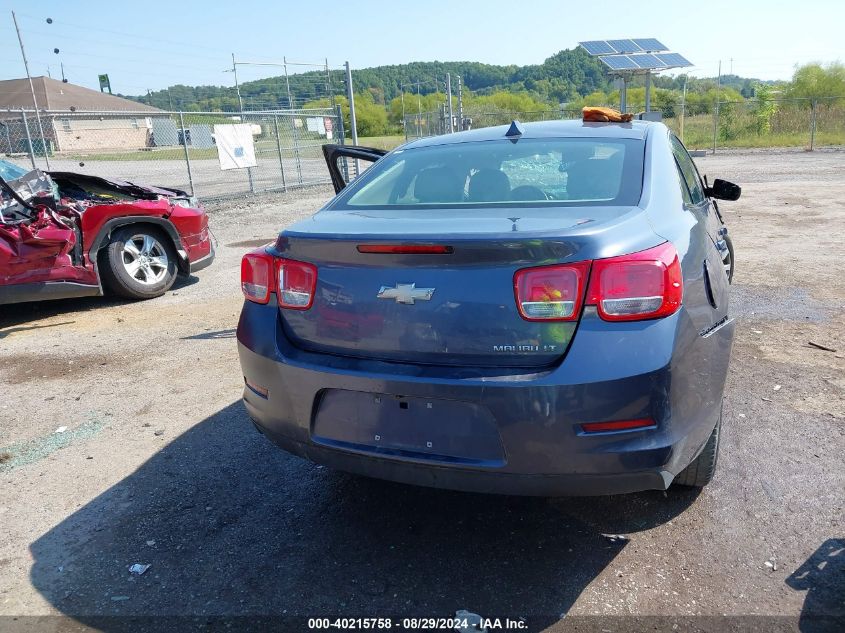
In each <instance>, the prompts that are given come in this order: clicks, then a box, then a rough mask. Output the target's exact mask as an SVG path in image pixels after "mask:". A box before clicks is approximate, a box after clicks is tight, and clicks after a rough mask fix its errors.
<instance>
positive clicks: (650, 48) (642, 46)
mask: <svg viewBox="0 0 845 633" xmlns="http://www.w3.org/2000/svg"><path fill="white" fill-rule="evenodd" d="M579 44H581V46H583V47H584V49H585V50H586V51H587V52H588V53H589V54H590V55H614V54H623V55H624V54H626V53H657V52H660V51H668V50H669V49H668V48H667V47H666V46H665V45H664V44H663V43H662V42H660V41H659V40H656V39H654V38H653V37H642V38H634V39H630V40H593V41H590V42H579Z"/></svg>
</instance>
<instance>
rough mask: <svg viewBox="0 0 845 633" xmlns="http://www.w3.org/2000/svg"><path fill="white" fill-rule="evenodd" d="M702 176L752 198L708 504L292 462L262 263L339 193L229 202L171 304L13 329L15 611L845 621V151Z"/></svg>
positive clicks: (7, 540) (9, 336)
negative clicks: (283, 439)
mask: <svg viewBox="0 0 845 633" xmlns="http://www.w3.org/2000/svg"><path fill="white" fill-rule="evenodd" d="M697 162H698V164H699V166H700V168H701V169H702V171H703V172H705V173H707V174H708V175H709V176H710V177H711V178H713V177H714V176H721V177H724V178H727V179H729V180H734V181H736V182H738V183H740V184H741V185H742V187H743V196H742V199H741V200H740V201H738V202H736V203H723V204H722V210H723V213H724V215H725V217H726V221H727V224H728V226H729V227H730V235H731V236H732V237H733V240H734V244H735V247H736V260H737V264H736V266H737V268H736V276H735V284H734V287H733V295H732V306H733V313H734V316H736V317H737V321H738V325H737V330H736V341H735V344H734V350H733V358H732V365H731V369H730V376H729V380H728V386H727V393H726V401H725V427H724V435H723V440H722V448H721V459H720V464H719V469H718V473H717V476H716V478H715V480H714V481H713V483H712V484H711V485H710V486H708V487H707V488H706V489H705V490H704V491H703V492H702V493H701V494H695V493H692V492H685V491H679V490H670V491H669V492H668V493H667V494H664V493H661V492H650V493H642V494H635V495H626V496H619V497H604V498H596V499H520V498H510V497H495V496H483V495H471V494H462V493H453V492H446V491H437V490H429V489H419V488H413V487H406V486H401V485H396V484H390V483H385V482H379V481H373V480H367V479H362V478H356V477H352V476H348V475H345V474H342V473H337V472H332V471H330V470H329V469H325V468H320V467H317V466H314V465H312V464H310V463H307V462H305V461H302V460H299V459H297V458H294V457H291V456H288V455H287V454H285V453H282V452H281V451H279V450H277V449H275V448H273V447H272V446H270V445H269V443H268V442H267V441H266V440H265V439H264V438H263V437H262V436H260V435H259V434H257V433H256V432H255V431H254V430H253V429H252V427H251V425H250V423H249V421H248V419H247V416H246V414H245V412H244V410H243V408H242V406H241V404H240V394H241V389H242V386H243V383H242V378H241V374H240V372H239V366H238V359H237V353H236V347H235V339H234V328H235V325H236V322H237V318H238V312H239V310H240V305H241V295H240V292H239V288H238V267H239V262H240V257H241V255H242V254H243V253H244V252H245V251H247V250H249V249H250V248H252V247H254V246H255V245H259V244H262V243H265V242H266V241H269V240H271V239H272V238H273V237H274V236H275V234H276V233H277V232H278V230H279V229H280V228H282V227H284V226H285V225H286V224H288V223H290V222H292V221H293V220H295V219H297V218H300V217H303V216H305V215H307V214H309V213H310V212H312V211H313V210H314V209H316V208H317V207H318V206H319V205H320V204H321V203H322V202H323V201H324V200H326V199H328V198H329V197H330V195H331V192H330V191H329V190H328V189H325V188H319V189H310V190H303V191H299V192H292V193H288V194H279V195H276V196H265V197H260V198H255V199H251V200H247V201H245V202H241V203H232V202H229V203H226V204H223V205H220V206H216V207H214V208H213V209H211V213H212V218H211V221H212V228H213V230H214V232H215V235H216V236H217V239H218V240H219V244H218V251H217V252H218V256H217V260H216V261H215V263H214V264H213V265H212V266H211V267H210V268H208V269H206V270H204V271H201V272H200V273H198V275H197V276H196V277H193V278H190V279H188V280H186V281H183V282H180V283H178V284H177V286H175V287H174V288H173V290H172V291H170V292H168V293H167V295H166V296H164V297H161V298H159V299H155V300H152V301H147V302H142V303H129V302H122V301H115V300H108V299H90V300H74V301H57V302H52V303H43V304H40V305H32V304H30V305H20V306H11V307H6V308H0V387H1V388H2V390H3V397H2V399H1V400H0V526H2V527H0V616H3V615H5V616H11V615H15V616H24V615H58V614H65V615H70V616H74V618H75V620H65V621H54V622H52V623H51V627H52V628H54V629H55V630H62V626H71V625H72V624H73V622H74V621H78V622H81V623H87V624H92V623H93V624H92V625H96V622H97V619H96V616H122V615H147V614H164V615H174V616H175V615H181V616H186V615H191V616H207V617H211V616H242V615H262V616H295V615H308V616H323V615H330V614H334V615H336V614H343V615H349V616H372V617H375V616H387V615H393V616H394V617H395V616H396V615H398V614H414V615H417V616H431V617H434V616H451V615H454V613H455V612H456V611H457V610H460V609H467V610H469V611H471V612H474V613H478V614H482V615H485V616H487V617H501V618H504V617H510V618H519V617H529V616H533V617H535V618H536V617H540V616H542V617H541V619H542V622H543V626H545V625H546V624H552V623H554V622H555V621H557V620H558V618H560V617H561V616H562V615H563V614H568V616H570V618H571V617H573V616H580V615H589V614H605V615H631V614H633V615H641V616H655V615H658V616H659V615H672V616H686V615H708V616H719V615H723V614H728V615H732V616H753V615H763V614H765V615H775V616H788V617H785V618H783V619H782V620H777V622H785V623H787V625H788V630H792V628H794V627H797V626H798V625H799V619H798V618H799V616H803V620H801V627H802V629H804V630H814V629H812V628H807V626H808V624H807V623H808V622H810V623H812V616H814V615H818V614H825V613H827V614H830V613H835V614H838V615H840V616H845V605H844V604H843V596H845V522H843V505H845V466H843V454H845V371H843V370H845V316H843V314H844V313H843V308H845V281H843V277H842V270H843V267H842V262H843V260H845V228H843V227H845V224H843V223H844V222H845V203H843V200H845V180H843V174H845V152H837V151H829V152H816V153H813V154H809V153H802V152H789V153H775V152H769V153H765V152H759V153H758V152H755V153H742V152H734V153H723V154H720V155H717V156H715V157H711V156H708V157H704V158H699V159H697ZM811 341H812V342H813V343H816V344H818V345H822V346H825V347H828V348H831V349H832V350H836V351H825V350H822V349H819V348H818V347H813V346H811V345H810V342H811ZM134 563H142V564H149V565H151V567H150V568H149V569H148V571H146V573H144V574H143V575H140V576H138V575H133V574H130V573H129V572H128V570H127V567H128V566H130V565H132V564H134ZM749 621H750V622H751V621H754V620H749ZM773 622H774V621H772V622H770V624H771V627H770V628H766V627H763V628H762V629H761V630H772V629H773V628H774V623H773ZM62 623H63V624H62ZM4 624H5V625H7V626H8V625H9V624H10V622H9V619H8V618H6V619H5V620H4V619H3V618H0V629H3V628H4ZM103 627H104V628H106V629H108V628H109V627H108V626H105V625H103ZM767 627H768V625H767ZM540 628H542V627H540ZM614 630H618V629H614Z"/></svg>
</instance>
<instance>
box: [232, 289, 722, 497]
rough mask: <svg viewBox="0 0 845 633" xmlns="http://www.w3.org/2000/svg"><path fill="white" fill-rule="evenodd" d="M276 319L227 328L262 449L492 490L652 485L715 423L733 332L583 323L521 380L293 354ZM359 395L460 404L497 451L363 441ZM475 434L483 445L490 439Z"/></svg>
mask: <svg viewBox="0 0 845 633" xmlns="http://www.w3.org/2000/svg"><path fill="white" fill-rule="evenodd" d="M276 314H277V308H275V307H274V306H272V305H268V306H258V305H256V304H247V305H245V307H244V311H243V313H242V315H241V322H240V324H239V327H238V339H239V346H238V347H239V354H240V360H241V367H242V369H243V374H244V377H245V379H246V380H247V381H249V383H251V384H253V385H258V386H259V387H260V388H261V389H263V390H266V395H264V394H261V393H259V392H256V391H254V390H253V389H250V388H249V387H248V388H246V389H245V391H244V403H245V405H246V409H247V411H248V413H249V415H250V417H251V418H252V419H253V421H254V422H255V424H256V426H257V427H258V428H259V430H261V431H262V432H263V433H264V434H265V435H266V436H267V437H269V438H270V439H271V440H272V441H273V442H274V443H276V444H277V445H278V446H280V447H281V448H283V449H285V450H287V451H289V452H291V453H293V454H295V455H299V456H301V457H305V458H307V459H310V460H312V461H314V462H317V463H321V464H325V465H327V466H331V467H334V468H338V469H341V470H345V471H349V472H354V473H358V474H361V475H366V476H372V477H378V478H383V479H389V480H393V481H398V482H403V483H410V484H417V485H425V486H434V487H442V488H451V489H458V490H468V491H474V492H491V493H504V494H528V495H600V494H616V493H626V492H634V491H639V490H649V489H656V490H665V489H666V488H667V487H668V486H669V485H670V484H671V482H672V479H673V478H674V476H675V475H676V474H677V473H678V472H680V471H681V470H683V468H685V467H686V466H687V465H688V464H689V463H690V461H692V459H693V458H694V457H695V456H696V455H697V454H698V452H699V450H700V449H701V447H702V446H703V445H704V443H705V441H706V439H707V437H708V436H709V434H710V432H711V431H712V429H713V426H714V425H715V424H716V421H717V420H718V417H719V413H720V406H721V398H722V391H723V388H724V382H725V376H726V372H727V363H728V357H729V354H730V347H731V341H732V336H733V327H732V325H730V326H728V327H724V328H722V329H720V330H719V331H718V332H717V333H715V334H713V335H712V336H709V337H708V338H703V337H700V336H699V335H698V332H697V331H696V330H695V328H693V327H692V326H691V323H689V322H688V319H687V317H686V316H685V315H684V313H683V311H682V312H680V313H678V314H677V315H675V316H673V317H670V318H667V319H663V320H660V321H652V322H640V323H628V324H618V325H613V326H611V327H610V328H609V327H608V324H606V323H604V322H598V319H597V317H595V321H594V320H593V318H592V317H591V316H590V315H585V316H584V318H583V319H582V322H581V325H580V326H579V329H578V333H577V334H576V336H575V338H574V340H573V343H572V346H571V348H570V350H569V352H568V353H567V357H566V360H565V362H564V363H562V364H561V365H560V366H558V367H555V368H552V369H549V370H546V371H541V372H536V371H534V373H525V372H520V371H518V370H509V371H506V370H498V371H497V370H487V371H486V372H484V371H472V370H467V369H466V368H452V369H449V368H422V367H420V366H412V365H402V364H397V363H379V362H375V361H361V360H355V359H349V358H342V357H334V356H328V355H321V354H311V353H307V352H303V351H301V350H297V349H295V348H293V347H291V346H290V343H288V342H287V339H286V337H285V336H284V334H283V333H282V331H281V327H280V326H279V323H278V321H277V319H276V318H275V315H276ZM704 359H707V360H706V366H703V363H704V362H705V361H704ZM496 374H499V375H496ZM327 394H330V395H332V396H335V395H337V394H341V396H340V397H345V396H343V395H342V394H352V395H351V396H350V399H349V400H348V402H349V403H350V409H354V411H351V412H350V413H349V415H348V416H346V417H345V419H344V420H343V421H342V422H341V423H338V422H337V419H336V418H337V415H338V414H339V410H338V409H337V408H336V407H335V408H334V409H333V410H332V411H333V413H332V416H333V417H334V418H335V420H334V421H331V420H330V421H329V423H325V421H324V419H323V418H324V417H325V414H326V409H327V403H328V402H332V401H334V402H337V398H330V397H327ZM355 394H357V395H355ZM361 394H367V395H368V396H371V397H373V398H376V397H380V396H379V395H380V394H387V395H388V397H389V398H390V397H396V398H397V399H400V400H401V399H404V400H408V401H410V402H411V403H412V407H413V406H414V405H413V403H414V402H415V401H416V400H420V399H429V400H431V401H432V402H433V403H434V408H435V410H436V411H438V412H439V411H448V409H449V407H443V406H441V405H442V403H451V404H454V403H460V404H461V406H463V405H464V404H465V405H466V407H467V408H466V411H476V410H478V411H482V413H483V414H484V416H487V417H486V418H484V419H489V420H491V422H490V425H491V426H492V429H493V431H492V434H493V435H494V436H495V442H496V443H497V445H498V446H500V449H501V450H500V452H499V453H498V454H494V453H496V451H494V450H491V451H490V452H489V453H488V455H489V459H484V456H483V455H482V456H480V457H479V456H478V455H472V456H471V457H473V459H461V458H460V456H461V455H463V453H460V452H459V453H452V454H449V455H439V454H436V453H435V452H434V451H433V450H426V448H425V446H424V444H425V442H423V443H422V444H420V447H419V449H414V448H411V449H408V448H407V447H405V448H404V449H403V450H395V447H394V448H393V449H391V448H382V447H380V446H378V445H377V443H376V442H374V438H373V428H374V427H373V425H372V424H370V422H369V420H368V416H369V415H370V410H369V409H366V407H364V406H359V404H358V403H360V401H361V398H360V397H359V396H360V395H361ZM365 400H366V398H365ZM341 402H344V401H343V400H341ZM353 405H354V406H353ZM423 406H425V405H423ZM330 410H331V409H330ZM459 411H460V409H459ZM396 414H397V416H398V415H401V414H400V412H399V411H398V410H397V413H396ZM439 415H444V413H439ZM445 415H448V414H445ZM356 416H357V417H356ZM484 416H482V417H484ZM380 417H382V418H384V417H385V416H381V415H380ZM643 417H649V418H652V419H653V420H655V422H656V427H655V428H652V429H649V430H640V431H633V432H617V433H606V434H590V435H586V434H584V433H583V432H582V429H581V424H582V423H584V422H600V421H610V420H619V419H635V418H643ZM399 419H400V418H396V420H397V423H398V421H399ZM358 420H360V424H359V423H358ZM423 420H425V418H423ZM380 423H381V424H383V426H382V427H381V428H389V426H390V424H391V423H392V420H391V419H389V415H388V416H387V419H386V420H385V419H382V420H380ZM452 423H454V424H455V425H456V427H455V428H458V425H461V424H463V423H464V420H462V419H460V416H459V415H457V414H455V415H452V418H450V419H449V420H447V421H446V422H445V423H444V422H443V420H442V419H435V418H432V422H431V426H432V427H439V428H440V429H441V430H442V429H443V428H444V427H445V428H449V424H452ZM423 424H425V422H423ZM466 426H467V425H464V427H466ZM359 427H360V428H359ZM477 428H481V429H482V430H483V429H484V428H485V427H484V426H483V424H482V425H481V426H480V427H478V426H476V427H472V428H470V430H469V431H466V430H465V434H466V433H468V434H469V435H466V438H467V439H466V443H465V444H464V449H465V450H467V451H468V452H467V453H466V454H467V455H468V454H469V452H471V451H470V447H471V444H472V435H471V434H472V432H473V429H477ZM356 434H357V435H356ZM368 434H369V435H368ZM376 439H378V438H376ZM478 439H479V441H480V442H481V443H485V442H486V443H488V444H489V443H490V440H491V437H490V434H489V433H488V434H486V435H484V436H483V437H481V436H479V438H478ZM436 443H437V442H436V441H435V444H436ZM455 455H458V457H455Z"/></svg>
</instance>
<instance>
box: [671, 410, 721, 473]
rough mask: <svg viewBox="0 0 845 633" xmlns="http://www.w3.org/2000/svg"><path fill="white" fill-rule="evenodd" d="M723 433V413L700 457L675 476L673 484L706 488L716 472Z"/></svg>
mask: <svg viewBox="0 0 845 633" xmlns="http://www.w3.org/2000/svg"><path fill="white" fill-rule="evenodd" d="M721 434H722V414H721V413H720V414H719V421H718V422H717V423H716V426H715V427H713V432H712V433H710V437H709V438H707V443H706V444H705V445H704V448H703V449H701V453H699V455H698V457H696V458H695V459H694V460H693V461H692V463H691V464H690V465H689V466H687V467H686V468H684V469H683V470H682V471H681V472H680V473H678V476H677V477H675V481H673V482H672V483H673V484H677V485H678V486H686V487H688V488H704V486H706V485H707V484H709V483H710V480H711V479H713V474H714V473H715V472H716V462H717V461H718V460H719V438H720V436H721Z"/></svg>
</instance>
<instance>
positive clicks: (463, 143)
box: [237, 121, 740, 495]
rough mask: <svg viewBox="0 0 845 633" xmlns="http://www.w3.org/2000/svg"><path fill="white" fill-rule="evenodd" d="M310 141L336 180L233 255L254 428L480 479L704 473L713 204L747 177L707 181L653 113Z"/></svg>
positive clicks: (708, 454) (577, 486) (725, 308)
mask: <svg viewBox="0 0 845 633" xmlns="http://www.w3.org/2000/svg"><path fill="white" fill-rule="evenodd" d="M324 153H325V155H326V158H327V161H328V163H329V170H330V172H331V174H332V180H333V182H334V185H335V189H336V190H337V196H336V197H335V198H333V199H332V200H331V201H330V202H329V203H328V204H326V205H325V206H324V207H323V208H322V209H321V210H320V211H319V212H317V213H315V214H314V215H313V216H311V217H310V218H309V219H307V220H303V221H301V222H298V223H296V224H294V225H293V226H291V227H289V228H288V229H286V230H284V231H282V233H281V234H280V235H279V237H278V239H277V240H276V242H275V243H274V244H272V245H270V246H268V247H265V248H262V249H258V250H256V251H253V252H251V253H248V254H247V255H246V256H245V257H244V258H243V261H242V268H241V285H242V288H243V293H244V295H245V298H246V300H245V302H244V306H243V311H242V313H241V317H240V322H239V325H238V333H237V337H238V349H239V353H240V361H241V367H242V370H243V375H244V381H245V389H244V403H245V405H246V409H247V411H248V412H249V415H250V416H251V418H252V420H253V421H254V423H255V425H256V426H257V428H258V429H259V430H260V431H261V432H262V433H264V434H265V435H266V436H267V437H268V438H270V439H271V440H272V441H273V442H275V443H276V444H277V445H278V446H280V447H281V448H283V449H285V450H287V451H289V452H291V453H293V454H295V455H299V456H301V457H304V458H307V459H310V460H313V461H314V462H317V463H320V464H325V465H328V466H331V467H334V468H338V469H341V470H345V471H349V472H353V473H358V474H362V475H367V476H371V477H378V478H383V479H389V480H393V481H399V482H405V483H411V484H420V485H425V486H435V487H442V488H453V489H460V490H470V491H478V492H496V493H508V494H533V495H595V494H612V493H625V492H633V491H639V490H649V489H657V490H665V489H666V488H668V487H669V486H670V485H671V484H672V483H673V482H674V483H676V484H679V485H685V486H695V487H702V486H704V485H706V484H707V483H708V482H709V481H710V480H711V478H712V476H713V473H714V469H715V466H716V459H717V453H718V448H719V433H720V426H721V417H722V413H721V412H722V396H723V391H724V387H725V378H726V374H727V370H728V361H729V358H730V351H731V344H732V340H733V330H734V324H733V320H732V318H731V314H730V310H729V305H728V303H729V292H728V290H729V283H730V278H731V275H732V273H733V249H732V246H731V244H730V241H729V239H728V237H727V229H726V228H725V227H724V225H723V223H722V219H721V216H720V214H719V209H718V206H717V203H716V202H715V199H716V198H720V199H727V200H735V199H736V198H737V197H738V196H739V193H740V190H739V187H737V186H736V185H733V184H732V183H730V182H727V181H724V180H716V181H714V182H713V184H712V186H709V185H708V184H707V182H706V180H705V181H702V179H701V178H700V176H699V173H698V171H697V170H696V167H695V165H694V163H693V161H692V159H691V158H690V156H689V154H688V153H687V151H686V149H685V148H684V146H683V145H682V143H681V142H680V141H679V140H678V139H677V138H676V137H675V136H674V135H673V134H672V133H671V132H670V131H669V129H668V128H667V127H666V126H664V125H663V124H661V123H656V122H646V121H633V122H630V123H586V122H583V121H554V122H544V123H534V124H519V123H518V122H514V123H513V124H511V125H510V126H502V127H492V128H485V129H480V130H473V131H469V132H461V133H457V134H450V135H446V136H439V137H434V138H427V139H422V140H418V141H414V142H411V143H408V144H406V145H403V146H402V147H399V148H397V149H395V150H393V151H392V152H390V153H388V154H386V155H384V152H380V151H378V150H373V149H367V148H361V147H340V146H325V147H324ZM366 161H369V163H367V162H366ZM367 164H369V167H368V168H367V169H366V170H364V169H363V168H364V167H365V166H366V165H367ZM355 174H360V175H359V176H358V177H356V178H352V177H351V176H354V175H355Z"/></svg>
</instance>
